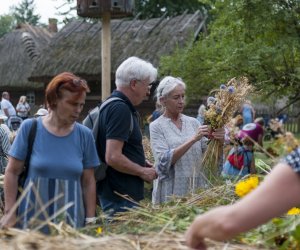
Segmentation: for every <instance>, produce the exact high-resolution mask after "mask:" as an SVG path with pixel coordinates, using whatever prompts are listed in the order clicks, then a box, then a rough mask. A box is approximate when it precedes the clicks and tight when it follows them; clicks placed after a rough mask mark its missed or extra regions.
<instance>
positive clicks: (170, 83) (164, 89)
mask: <svg viewBox="0 0 300 250" xmlns="http://www.w3.org/2000/svg"><path fill="white" fill-rule="evenodd" d="M179 85H181V86H182V87H183V88H184V89H186V85H185V83H184V82H183V81H182V79H181V78H175V77H173V76H166V77H164V78H163V79H162V80H161V81H160V83H159V85H158V87H157V89H156V98H157V102H158V103H160V98H161V97H165V96H167V95H169V94H170V93H171V92H172V91H173V90H174V89H175V88H176V87H177V86H179Z"/></svg>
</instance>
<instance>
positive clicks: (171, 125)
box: [150, 76, 225, 204]
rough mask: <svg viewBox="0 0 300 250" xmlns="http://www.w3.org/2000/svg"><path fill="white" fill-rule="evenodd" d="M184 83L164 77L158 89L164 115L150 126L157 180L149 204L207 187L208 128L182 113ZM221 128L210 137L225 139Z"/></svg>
mask: <svg viewBox="0 0 300 250" xmlns="http://www.w3.org/2000/svg"><path fill="white" fill-rule="evenodd" d="M185 89H186V85H185V83H184V82H183V81H182V80H181V79H179V78H175V77H172V76H167V77H165V78H164V79H163V80H161V82H160V83H159V85H158V87H157V90H156V91H157V92H156V93H157V94H156V95H157V102H159V103H160V104H161V105H162V106H163V114H162V115H161V116H160V117H159V118H157V119H156V120H155V121H153V122H152V123H150V142H151V149H152V152H153V155H154V158H155V168H156V171H157V173H158V179H157V180H155V181H154V183H153V193H152V203H154V204H159V203H162V202H165V201H167V200H169V199H170V198H171V196H184V195H187V194H189V193H193V192H194V191H195V190H196V189H198V188H201V187H202V188H204V187H206V186H207V185H206V177H205V174H204V171H203V168H202V165H201V162H202V158H203V152H204V150H206V148H207V141H208V140H207V138H205V136H207V135H209V133H210V131H209V128H208V126H207V125H201V124H200V122H199V121H198V120H197V119H196V118H194V117H190V116H186V115H184V114H182V112H183V109H184V104H185ZM224 134H225V131H224V129H223V128H222V129H218V130H216V131H215V132H213V133H212V136H213V137H214V138H215V139H218V140H224Z"/></svg>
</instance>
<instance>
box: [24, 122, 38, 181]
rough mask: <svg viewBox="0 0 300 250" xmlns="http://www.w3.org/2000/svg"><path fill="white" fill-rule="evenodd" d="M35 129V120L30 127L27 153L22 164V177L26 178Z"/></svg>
mask: <svg viewBox="0 0 300 250" xmlns="http://www.w3.org/2000/svg"><path fill="white" fill-rule="evenodd" d="M36 129H37V119H32V125H31V128H30V131H29V134H28V151H27V155H26V159H25V163H24V168H25V169H24V176H25V177H26V176H27V174H28V170H29V163H30V158H31V153H32V148H33V143H34V139H35V135H36Z"/></svg>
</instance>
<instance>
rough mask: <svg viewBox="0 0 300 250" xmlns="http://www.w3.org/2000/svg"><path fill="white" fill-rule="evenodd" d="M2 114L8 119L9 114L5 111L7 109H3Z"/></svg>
mask: <svg viewBox="0 0 300 250" xmlns="http://www.w3.org/2000/svg"><path fill="white" fill-rule="evenodd" d="M3 113H4V114H5V115H6V116H7V117H9V113H8V110H7V109H3Z"/></svg>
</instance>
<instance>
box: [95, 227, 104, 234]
mask: <svg viewBox="0 0 300 250" xmlns="http://www.w3.org/2000/svg"><path fill="white" fill-rule="evenodd" d="M102 232H103V229H102V227H97V229H96V233H97V234H98V235H99V234H102Z"/></svg>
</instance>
